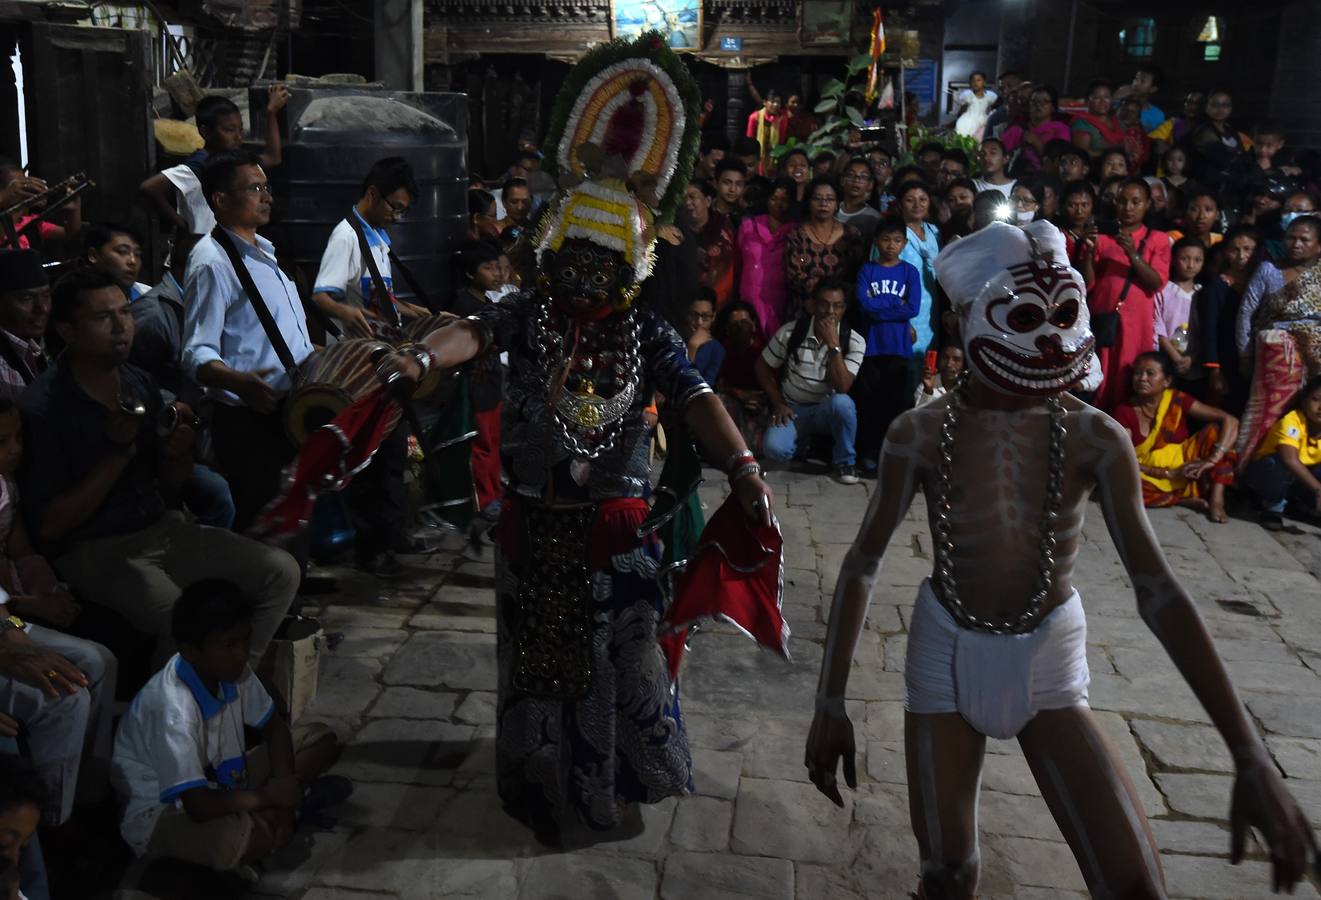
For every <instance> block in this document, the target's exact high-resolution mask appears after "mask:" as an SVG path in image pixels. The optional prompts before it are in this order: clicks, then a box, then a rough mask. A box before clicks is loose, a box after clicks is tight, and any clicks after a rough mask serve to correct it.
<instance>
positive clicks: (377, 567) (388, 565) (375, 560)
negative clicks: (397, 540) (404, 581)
mask: <svg viewBox="0 0 1321 900" xmlns="http://www.w3.org/2000/svg"><path fill="white" fill-rule="evenodd" d="M357 569H358V570H359V571H362V572H366V573H368V574H369V575H375V576H376V577H377V578H398V577H399V576H400V575H402V574H403V573H404V566H403V563H401V562H399V558H398V557H397V556H395V555H394V554H393V553H378V554H376V555H375V556H373V557H371V558H369V559H360V560H358V564H357Z"/></svg>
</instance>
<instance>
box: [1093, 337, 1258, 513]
mask: <svg viewBox="0 0 1321 900" xmlns="http://www.w3.org/2000/svg"><path fill="white" fill-rule="evenodd" d="M1173 384H1174V363H1173V362H1172V361H1171V360H1170V358H1169V357H1168V356H1166V355H1165V354H1164V353H1160V352H1152V353H1143V354H1142V355H1141V356H1139V357H1138V358H1137V359H1136V360H1135V361H1134V362H1133V391H1132V394H1131V395H1130V397H1129V399H1128V402H1127V403H1123V404H1120V405H1119V406H1118V407H1117V408H1116V409H1115V412H1114V417H1115V421H1117V422H1118V423H1119V424H1120V425H1122V426H1124V428H1125V429H1126V430H1127V431H1128V434H1129V437H1130V438H1132V440H1133V448H1134V450H1135V451H1136V453H1137V457H1138V469H1139V470H1140V471H1141V473H1142V503H1143V505H1145V506H1149V507H1161V506H1175V505H1182V506H1189V507H1192V508H1194V509H1200V510H1205V511H1206V513H1207V517H1208V518H1209V519H1210V520H1211V521H1212V522H1220V523H1224V522H1227V521H1229V518H1228V516H1226V515H1225V486H1226V485H1228V484H1232V483H1233V481H1234V463H1235V462H1236V461H1237V457H1236V456H1235V454H1234V451H1233V450H1231V449H1230V448H1231V447H1233V446H1234V441H1235V439H1236V438H1237V437H1238V419H1236V418H1234V417H1233V416H1231V415H1230V414H1229V413H1227V412H1225V411H1224V410H1222V409H1216V408H1215V407H1214V406H1208V405H1206V404H1205V403H1200V402H1198V401H1197V400H1195V399H1194V398H1193V397H1192V396H1191V395H1189V394H1185V393H1184V392H1183V391H1180V390H1176V389H1175V388H1174V387H1173ZM1190 422H1193V423H1206V424H1204V425H1203V426H1202V427H1201V428H1200V430H1197V431H1194V430H1193V429H1195V428H1196V427H1197V426H1196V425H1193V424H1190Z"/></svg>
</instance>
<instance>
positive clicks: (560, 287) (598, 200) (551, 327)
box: [389, 34, 771, 846]
mask: <svg viewBox="0 0 1321 900" xmlns="http://www.w3.org/2000/svg"><path fill="white" fill-rule="evenodd" d="M565 91H566V93H567V96H565V97H562V98H561V103H560V104H559V109H560V112H559V114H558V115H557V117H556V120H555V121H554V122H553V123H552V126H551V132H550V135H549V138H548V140H547V145H548V146H550V147H552V148H554V151H555V154H556V162H557V167H558V169H559V171H560V173H561V176H562V177H565V178H568V179H571V180H573V181H576V184H573V185H572V186H570V187H567V188H565V189H563V190H562V191H561V192H560V193H559V195H558V196H557V197H556V198H555V200H554V202H553V204H552V206H551V208H550V209H549V210H548V211H547V213H546V215H545V216H543V218H542V221H541V226H540V229H539V231H538V233H537V235H536V239H535V245H536V253H537V260H538V267H539V271H540V274H539V277H538V279H537V285H536V288H535V289H534V290H531V291H527V292H524V293H521V294H516V295H511V296H510V297H507V298H505V299H504V300H503V301H502V302H500V303H496V304H491V305H489V306H488V307H487V308H485V309H483V310H481V311H480V312H479V313H477V314H476V315H473V316H471V317H469V318H467V319H463V320H459V321H457V322H455V323H453V324H451V325H448V326H447V327H444V328H442V329H440V330H439V331H436V332H433V333H432V334H431V335H429V336H428V337H427V338H426V340H425V341H424V342H422V343H421V344H417V345H414V346H413V347H411V348H409V349H407V350H405V351H403V352H401V353H400V354H398V355H397V356H396V357H394V358H393V359H392V360H391V361H390V363H389V366H390V367H391V368H393V369H395V370H396V371H397V372H399V373H401V374H403V375H404V376H406V377H408V378H412V379H417V378H420V377H421V376H422V375H423V374H424V372H425V371H427V370H428V369H430V368H432V367H436V366H442V367H450V366H456V365H459V364H461V363H463V362H465V361H467V360H470V359H472V358H473V357H475V356H477V355H478V354H479V353H482V352H484V351H487V350H488V349H490V348H492V347H494V348H498V349H499V350H503V351H508V353H509V362H510V378H509V382H508V388H507V394H506V399H505V404H504V415H503V421H502V424H501V428H502V443H501V448H500V450H501V460H502V464H503V468H504V475H505V480H506V483H507V485H508V488H507V493H506V498H507V502H506V503H505V506H504V508H503V511H502V517H501V520H500V524H499V526H498V528H497V533H498V537H497V542H498V553H497V561H496V602H497V617H498V634H497V637H498V644H497V655H498V663H499V686H498V690H499V706H498V712H497V715H498V721H499V726H498V727H499V731H498V737H497V740H496V765H497V774H498V782H499V791H500V796H501V798H502V799H503V801H504V803H505V808H506V810H507V811H509V812H510V813H511V814H512V815H514V816H516V817H518V818H519V819H521V820H523V821H524V822H526V823H527V824H529V825H530V826H531V827H532V828H533V829H534V830H535V831H536V834H537V836H538V838H539V839H541V840H542V841H543V842H545V843H548V844H552V845H570V846H571V845H575V844H580V843H585V842H587V841H589V840H590V839H591V838H590V835H591V832H592V831H597V832H601V831H610V830H612V829H615V828H616V826H619V825H621V824H633V823H635V822H636V819H637V816H636V807H635V806H634V804H636V803H655V802H657V801H659V800H662V799H664V798H665V797H668V796H672V795H677V794H685V793H688V792H689V791H691V789H692V787H691V770H692V758H691V755H690V753H689V749H688V739H687V735H686V734H685V732H684V728H683V723H682V720H681V718H680V713H679V702H678V696H677V692H672V691H671V688H670V679H669V677H668V674H667V672H666V668H665V662H664V659H663V657H662V654H661V651H660V649H659V647H658V645H657V641H656V628H657V621H658V619H659V617H660V615H661V613H662V608H661V606H662V604H661V595H660V591H659V588H658V585H657V582H656V574H657V570H658V568H659V566H660V561H661V548H660V547H659V546H658V542H657V541H656V539H655V537H654V536H649V537H647V538H639V537H638V536H637V528H638V525H639V524H640V523H641V522H642V520H643V518H644V517H645V516H646V515H647V511H648V507H647V503H646V500H645V499H644V498H646V497H647V496H648V495H649V494H650V490H651V485H650V481H649V479H650V470H649V467H648V462H647V448H648V444H649V441H650V439H651V426H649V425H648V424H647V422H646V421H645V420H644V419H643V409H644V408H645V407H646V406H647V404H648V403H650V402H651V398H652V396H653V395H654V394H655V393H657V392H659V393H661V394H663V395H664V396H665V398H666V401H667V403H669V404H670V405H671V406H672V408H673V409H674V410H675V411H676V412H677V413H681V414H682V415H683V418H684V420H685V421H686V422H687V424H688V426H689V428H690V429H691V431H692V433H693V434H694V435H697V436H699V437H700V438H701V439H702V440H703V443H704V445H705V449H706V450H707V451H708V453H709V454H710V456H711V457H712V458H714V459H717V460H720V461H721V462H723V463H724V464H725V467H726V469H727V470H728V474H729V478H730V481H731V484H732V490H733V493H734V495H735V497H737V500H738V503H739V504H740V505H741V506H742V508H743V509H744V510H745V511H746V513H747V514H748V515H749V516H751V517H754V518H758V519H762V520H764V521H769V519H770V502H771V492H770V490H769V489H768V488H767V486H766V485H765V483H764V482H763V481H762V479H761V470H760V468H759V467H758V465H757V463H756V461H755V460H754V459H753V456H752V454H751V453H750V452H749V451H748V449H747V447H746V445H745V444H744V442H743V439H742V437H741V436H740V434H739V430H738V428H736V427H735V425H734V423H733V422H731V421H730V419H729V417H728V416H727V415H726V414H725V412H724V409H723V407H722V406H721V404H720V402H719V401H718V400H717V399H716V396H715V394H713V393H712V391H711V388H710V387H709V386H708V385H707V384H706V382H704V381H703V380H702V377H701V375H700V374H698V372H697V370H696V369H695V368H694V367H693V365H692V364H691V363H690V362H689V361H688V357H687V353H686V352H685V348H684V342H683V340H682V339H681V338H680V337H679V336H678V334H676V333H675V331H674V329H672V328H671V327H670V326H669V325H668V324H666V323H665V322H664V320H662V319H660V318H659V317H657V316H656V315H654V314H653V313H651V312H650V311H647V310H640V309H636V308H634V307H633V306H632V301H633V299H634V297H635V296H636V295H637V292H638V289H639V283H640V282H641V281H642V280H644V279H645V278H646V277H647V275H648V274H649V273H650V272H651V268H652V263H653V259H654V240H655V230H654V229H655V225H654V219H653V210H655V211H656V213H657V214H658V215H659V217H662V218H663V217H664V216H665V215H666V214H667V213H670V212H672V211H673V209H674V208H675V206H676V205H677V200H678V198H680V197H682V195H683V194H682V192H683V188H684V183H685V182H686V181H687V176H688V173H689V168H690V166H691V160H692V159H693V158H694V157H695V156H696V138H697V134H696V127H697V115H696V113H697V93H696V88H695V85H693V83H692V81H691V78H690V77H689V76H688V74H687V72H686V70H685V69H684V67H683V64H682V63H681V62H679V60H678V59H677V58H676V57H675V56H674V55H673V54H672V53H671V52H670V51H669V50H668V49H667V48H666V47H665V46H664V42H663V41H662V40H661V39H660V38H659V36H658V35H655V34H647V35H643V36H642V37H640V38H639V39H638V40H637V41H635V42H632V43H625V42H621V41H616V42H613V43H611V44H608V45H605V46H603V47H600V48H598V49H597V50H595V51H593V52H592V53H590V54H588V56H587V57H585V58H584V59H583V60H582V62H580V63H579V64H578V67H577V68H576V69H575V71H574V72H573V73H571V75H570V78H569V80H568V82H567V85H566V88H565ZM589 136H594V137H595V141H594V142H593V143H592V144H590V145H589V144H587V143H585V141H586V139H587V137H589ZM626 178H627V179H628V181H627V183H626V181H625V179H626Z"/></svg>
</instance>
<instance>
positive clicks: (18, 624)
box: [0, 616, 27, 634]
mask: <svg viewBox="0 0 1321 900" xmlns="http://www.w3.org/2000/svg"><path fill="white" fill-rule="evenodd" d="M24 628H27V623H26V622H24V621H23V620H22V619H20V618H19V617H18V616H10V617H9V618H7V619H0V634H4V633H5V632H6V631H22V630H23V629H24Z"/></svg>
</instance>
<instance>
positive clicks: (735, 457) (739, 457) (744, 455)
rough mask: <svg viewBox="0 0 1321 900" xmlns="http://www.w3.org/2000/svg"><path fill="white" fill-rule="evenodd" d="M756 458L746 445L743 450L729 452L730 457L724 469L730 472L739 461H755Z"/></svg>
mask: <svg viewBox="0 0 1321 900" xmlns="http://www.w3.org/2000/svg"><path fill="white" fill-rule="evenodd" d="M756 459H757V458H756V457H755V456H753V455H752V451H751V450H749V449H747V448H746V447H745V448H743V449H742V450H735V451H734V452H733V453H731V454H729V459H727V460H725V466H724V469H725V471H726V472H729V471H731V470H732V469H733V468H734V467H735V466H736V465H738V464H739V463H741V462H743V461H745V460H752V461H753V462H755V461H756Z"/></svg>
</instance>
